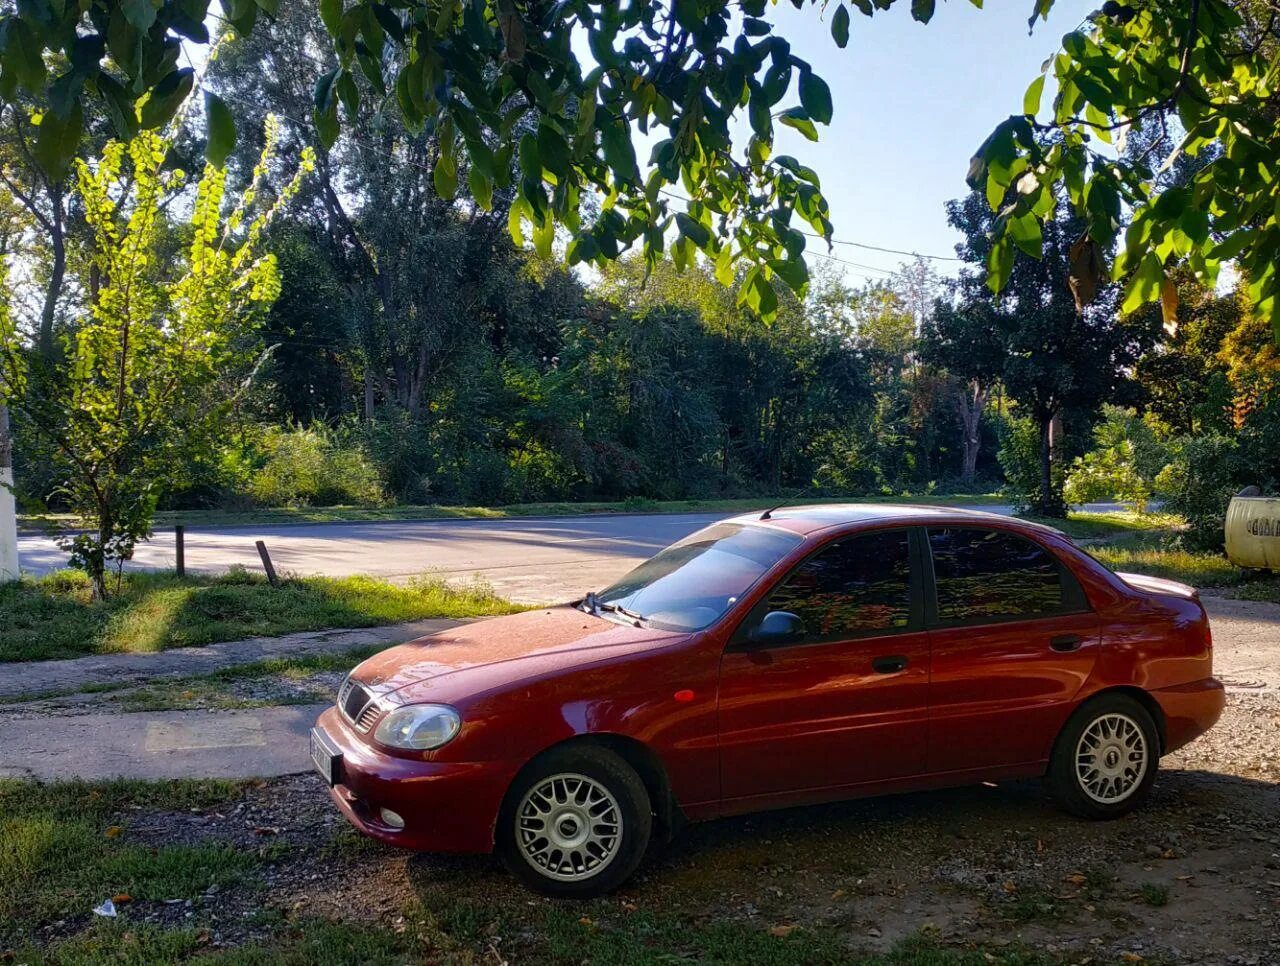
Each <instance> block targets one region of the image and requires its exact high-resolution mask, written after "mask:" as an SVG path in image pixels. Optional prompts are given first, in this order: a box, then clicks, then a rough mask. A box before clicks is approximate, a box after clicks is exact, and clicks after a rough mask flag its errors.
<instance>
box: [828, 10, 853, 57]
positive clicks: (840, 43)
mask: <svg viewBox="0 0 1280 966" xmlns="http://www.w3.org/2000/svg"><path fill="white" fill-rule="evenodd" d="M831 39H832V40H834V41H835V42H836V46H837V47H839V48H840V49H841V50H844V49H845V47H847V46H849V8H848V7H846V6H845V5H844V4H843V3H842V4H840V6H839V7H837V8H836V12H835V15H834V16H833V17H832V18H831Z"/></svg>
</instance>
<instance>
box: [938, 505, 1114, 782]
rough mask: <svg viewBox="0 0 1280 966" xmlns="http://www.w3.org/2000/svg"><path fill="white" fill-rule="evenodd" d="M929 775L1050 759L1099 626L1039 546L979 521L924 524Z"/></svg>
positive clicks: (1077, 589) (1076, 586)
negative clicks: (929, 656) (929, 679)
mask: <svg viewBox="0 0 1280 966" xmlns="http://www.w3.org/2000/svg"><path fill="white" fill-rule="evenodd" d="M927 534H928V540H927V543H928V547H929V555H928V562H929V563H931V565H932V566H931V568H930V569H929V570H927V571H926V588H927V593H926V616H927V619H928V623H929V627H930V630H929V637H930V642H931V651H932V665H931V666H932V671H933V677H932V683H931V684H930V688H929V706H930V722H929V770H930V772H939V773H942V772H950V771H963V770H966V769H981V768H987V767H1003V766H1016V765H1024V764H1030V763H1034V762H1040V761H1043V760H1044V759H1045V758H1047V757H1048V755H1049V752H1050V749H1051V747H1052V744H1053V739H1054V738H1055V737H1056V735H1057V733H1058V731H1059V729H1060V728H1061V727H1062V724H1063V723H1064V722H1065V720H1066V718H1067V716H1068V714H1070V711H1071V708H1072V701H1073V699H1074V697H1075V695H1076V694H1077V692H1079V690H1080V687H1081V685H1082V684H1083V683H1084V681H1085V679H1086V678H1088V676H1089V673H1090V671H1091V670H1092V669H1093V663H1094V660H1095V659H1096V655H1097V644H1098V635H1099V621H1098V618H1097V616H1096V615H1095V614H1094V613H1093V612H1092V610H1091V609H1090V607H1089V603H1088V599H1087V598H1086V596H1085V593H1084V590H1083V589H1082V588H1081V586H1080V583H1079V581H1077V580H1076V578H1075V577H1074V575H1073V574H1072V573H1071V571H1070V570H1069V569H1068V568H1067V567H1066V566H1065V565H1064V564H1063V563H1062V562H1061V561H1059V560H1058V559H1057V557H1056V556H1055V555H1054V554H1053V553H1052V552H1051V551H1049V550H1048V549H1047V548H1045V547H1043V546H1041V545H1040V544H1039V543H1037V542H1035V541H1033V540H1031V539H1029V538H1027V537H1025V536H1023V535H1021V534H1017V533H1013V532H1011V531H1008V530H1001V529H996V528H987V527H973V526H944V527H930V528H928V530H927Z"/></svg>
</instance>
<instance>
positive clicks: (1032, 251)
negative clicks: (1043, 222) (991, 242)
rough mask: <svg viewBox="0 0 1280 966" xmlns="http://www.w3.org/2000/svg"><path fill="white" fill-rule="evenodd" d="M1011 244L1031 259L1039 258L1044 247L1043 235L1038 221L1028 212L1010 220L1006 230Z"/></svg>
mask: <svg viewBox="0 0 1280 966" xmlns="http://www.w3.org/2000/svg"><path fill="white" fill-rule="evenodd" d="M1007 231H1008V233H1009V237H1010V238H1012V239H1013V243H1014V244H1015V245H1017V246H1018V247H1019V248H1020V249H1022V251H1024V252H1026V253H1027V254H1028V255H1030V256H1031V257H1032V258H1039V257H1040V256H1041V254H1042V246H1043V245H1044V233H1043V231H1042V230H1041V228H1040V219H1039V218H1037V217H1036V216H1035V215H1033V214H1031V213H1030V212H1028V213H1027V214H1025V215H1021V216H1019V217H1017V218H1013V219H1010V221H1009V226H1008V228H1007Z"/></svg>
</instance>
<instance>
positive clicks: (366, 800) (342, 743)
mask: <svg viewBox="0 0 1280 966" xmlns="http://www.w3.org/2000/svg"><path fill="white" fill-rule="evenodd" d="M316 726H317V727H318V728H320V729H322V730H323V731H324V732H325V734H326V735H327V736H328V738H329V740H330V742H331V743H332V744H333V745H334V746H336V747H337V749H338V750H339V751H340V752H341V753H342V761H341V763H340V764H339V765H338V767H337V769H336V774H335V776H334V778H335V783H334V785H333V786H332V787H331V788H330V789H329V794H330V796H331V797H332V798H333V801H334V803H335V804H336V805H337V806H338V808H339V810H341V812H342V814H343V815H344V816H345V817H346V819H347V821H349V822H350V823H351V824H352V825H354V826H355V827H356V828H358V829H359V830H360V831H361V832H363V833H365V834H366V835H369V836H372V837H373V838H375V839H379V840H381V841H383V842H387V843H389V844H391V845H398V846H401V847H403V848H407V849H416V850H418V851H423V852H490V851H492V850H493V828H494V824H495V823H496V822H497V817H498V809H499V808H500V807H501V805H502V798H503V796H504V795H505V794H506V792H507V788H508V787H509V786H510V784H511V780H512V779H513V778H514V777H515V775H516V772H517V771H518V770H519V763H515V762H503V761H488V762H435V761H414V760H411V759H407V758H397V757H394V756H392V755H387V754H384V753H383V752H381V751H379V750H378V749H377V748H375V747H373V746H372V745H370V744H369V743H367V742H366V741H365V740H364V738H363V737H362V736H360V735H357V734H356V733H355V732H354V731H352V730H351V727H350V726H349V725H348V724H347V722H346V720H345V719H344V718H343V717H342V716H341V715H340V714H339V713H338V710H337V709H336V708H330V709H329V710H327V711H325V712H324V714H322V715H321V716H320V720H319V721H318V722H316ZM383 808H387V809H390V810H391V811H393V812H395V813H397V814H398V815H400V816H401V817H402V818H403V819H404V828H401V829H397V828H393V827H391V826H389V825H387V824H385V823H384V822H383V821H382V819H381V818H380V816H379V813H380V810H381V809H383Z"/></svg>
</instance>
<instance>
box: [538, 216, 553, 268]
mask: <svg viewBox="0 0 1280 966" xmlns="http://www.w3.org/2000/svg"><path fill="white" fill-rule="evenodd" d="M555 239H556V223H555V221H553V220H552V219H551V218H549V217H548V218H544V219H543V221H542V224H541V225H534V227H533V247H534V250H535V251H536V252H537V253H538V254H539V255H540V256H541V257H543V258H550V257H551V243H552V242H554V241H555Z"/></svg>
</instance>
